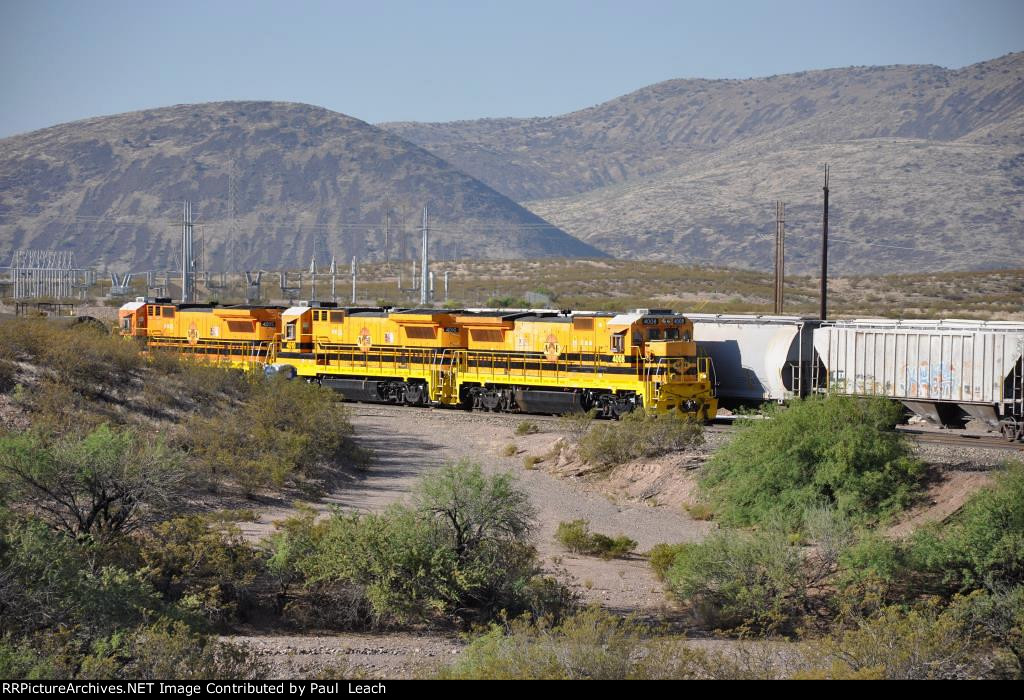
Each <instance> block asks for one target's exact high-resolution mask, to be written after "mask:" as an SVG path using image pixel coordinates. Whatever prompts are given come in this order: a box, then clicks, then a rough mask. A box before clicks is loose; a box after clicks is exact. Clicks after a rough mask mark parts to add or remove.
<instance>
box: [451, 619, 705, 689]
mask: <svg viewBox="0 0 1024 700" xmlns="http://www.w3.org/2000/svg"><path fill="white" fill-rule="evenodd" d="M705 659H706V657H705V656H704V654H702V653H701V652H700V651H697V650H693V649H689V648H687V647H686V646H685V645H684V644H683V643H682V642H680V641H679V640H657V639H651V634H650V630H648V629H647V628H645V627H644V626H643V625H642V624H640V623H639V622H637V621H635V620H632V619H623V618H620V617H617V616H615V615H612V614H610V613H608V612H605V611H603V610H600V609H599V608H589V609H587V610H584V611H582V612H580V613H578V614H576V615H573V616H570V617H568V618H566V619H565V620H563V621H562V622H561V623H559V624H557V625H551V624H550V623H548V622H547V621H545V620H541V621H539V622H538V623H536V624H534V623H533V622H531V621H530V620H524V619H520V620H515V621H512V622H511V623H508V625H507V626H506V627H499V626H494V627H492V628H491V629H490V631H489V632H487V633H485V634H483V635H481V636H480V637H477V638H476V639H474V640H473V642H472V643H471V644H470V645H469V647H467V649H466V650H465V652H463V654H461V656H460V658H459V660H458V661H457V662H456V663H455V664H453V665H452V666H451V667H449V668H447V669H444V670H442V671H441V672H440V673H439V677H441V678H445V679H481V680H587V679H589V680H622V679H643V678H649V679H655V678H673V679H685V678H698V677H704V675H705V669H706V662H705Z"/></svg>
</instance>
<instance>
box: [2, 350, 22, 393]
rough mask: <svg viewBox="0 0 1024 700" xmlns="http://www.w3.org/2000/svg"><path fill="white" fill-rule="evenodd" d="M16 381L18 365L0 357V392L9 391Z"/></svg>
mask: <svg viewBox="0 0 1024 700" xmlns="http://www.w3.org/2000/svg"><path fill="white" fill-rule="evenodd" d="M17 383H18V367H17V366H16V365H15V364H14V363H13V362H10V361H9V360H5V359H2V358H0V394H6V393H7V392H9V391H11V390H12V389H13V388H14V387H15V385H16V384H17Z"/></svg>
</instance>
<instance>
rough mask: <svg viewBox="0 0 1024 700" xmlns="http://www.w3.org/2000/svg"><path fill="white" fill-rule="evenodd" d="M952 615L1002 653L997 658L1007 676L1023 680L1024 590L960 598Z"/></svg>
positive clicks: (983, 592) (1004, 590)
mask: <svg viewBox="0 0 1024 700" xmlns="http://www.w3.org/2000/svg"><path fill="white" fill-rule="evenodd" d="M952 612H953V614H954V615H956V616H957V619H958V620H960V621H961V622H962V624H963V625H964V627H965V628H966V629H968V630H969V631H970V632H971V633H972V634H973V635H974V636H975V637H976V638H981V639H985V640H988V642H989V643H990V644H993V645H994V646H995V647H996V649H997V650H998V651H999V652H1001V655H1002V657H1003V658H1002V659H1001V658H999V656H998V655H997V658H996V659H995V661H996V664H997V665H1001V666H1002V667H1004V668H1005V669H1006V675H1008V676H1010V677H1013V678H1017V679H1024V586H1014V587H1012V588H1005V587H1002V586H998V587H996V590H995V591H975V592H973V593H971V594H970V595H968V596H966V597H963V598H957V599H956V600H955V601H954V604H953V606H952ZM1004 659H1005V662H1003V660H1004ZM1000 662H1003V663H1000Z"/></svg>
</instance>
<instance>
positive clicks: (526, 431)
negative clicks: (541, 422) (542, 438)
mask: <svg viewBox="0 0 1024 700" xmlns="http://www.w3.org/2000/svg"><path fill="white" fill-rule="evenodd" d="M539 432H540V427H539V426H538V425H537V424H536V423H534V422H533V421H530V420H524V421H523V422H521V423H520V424H519V425H517V426H516V435H533V434H535V433H539Z"/></svg>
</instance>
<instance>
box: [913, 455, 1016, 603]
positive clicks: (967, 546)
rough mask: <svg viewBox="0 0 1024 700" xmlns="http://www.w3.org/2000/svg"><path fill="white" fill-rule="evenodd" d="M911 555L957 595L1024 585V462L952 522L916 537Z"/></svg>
mask: <svg viewBox="0 0 1024 700" xmlns="http://www.w3.org/2000/svg"><path fill="white" fill-rule="evenodd" d="M911 556H912V558H913V563H914V566H915V567H917V568H923V569H925V570H929V571H932V572H934V575H936V576H941V578H942V583H943V584H946V585H948V586H949V587H951V589H953V590H959V591H964V590H970V589H973V588H979V587H981V586H991V585H1002V586H1018V585H1024V463H1021V462H1014V463H1011V464H1008V465H1007V466H1006V468H1005V469H1004V470H1003V471H1002V472H1001V473H999V474H998V475H997V476H996V482H995V484H993V485H992V486H991V487H988V488H985V489H982V490H981V491H979V492H978V493H976V494H974V495H973V496H971V497H970V498H969V499H968V501H967V502H966V503H965V504H964V507H963V509H962V510H961V511H960V512H959V513H958V514H957V515H956V516H955V517H954V518H953V519H952V520H951V521H950V522H949V523H947V524H945V525H944V526H935V527H931V528H926V529H924V530H922V531H919V532H918V533H916V534H915V536H914V538H913V539H912V541H911Z"/></svg>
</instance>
